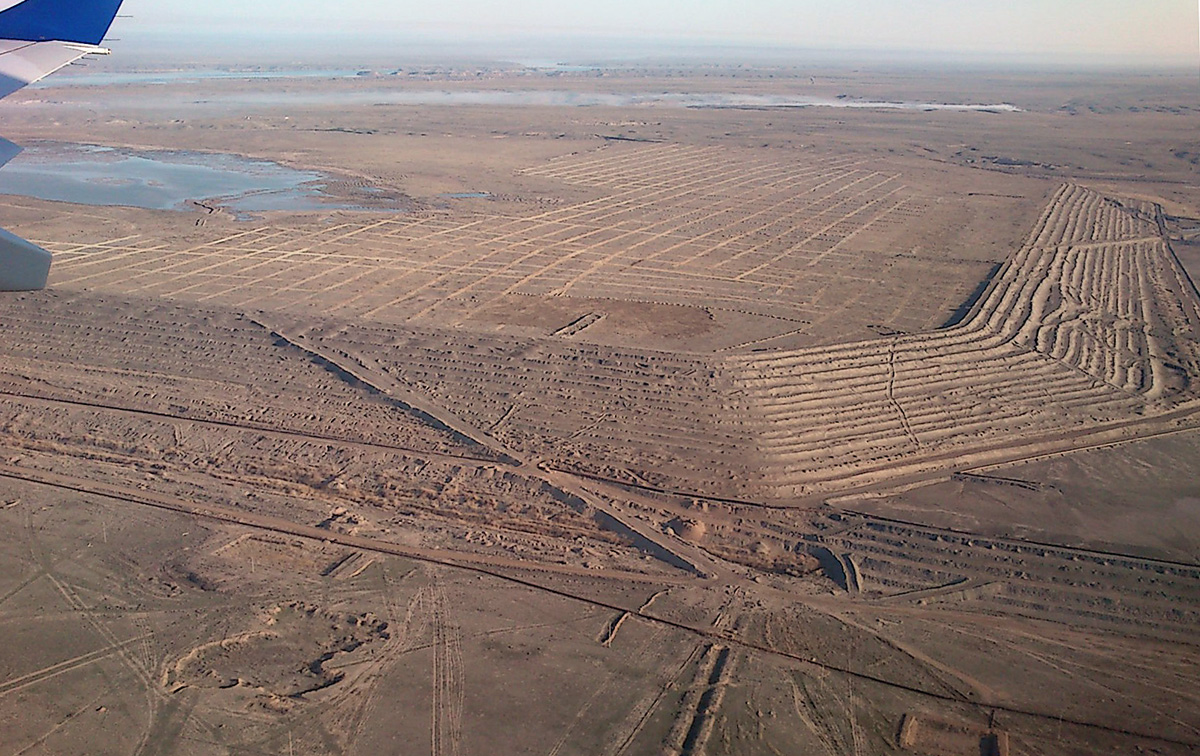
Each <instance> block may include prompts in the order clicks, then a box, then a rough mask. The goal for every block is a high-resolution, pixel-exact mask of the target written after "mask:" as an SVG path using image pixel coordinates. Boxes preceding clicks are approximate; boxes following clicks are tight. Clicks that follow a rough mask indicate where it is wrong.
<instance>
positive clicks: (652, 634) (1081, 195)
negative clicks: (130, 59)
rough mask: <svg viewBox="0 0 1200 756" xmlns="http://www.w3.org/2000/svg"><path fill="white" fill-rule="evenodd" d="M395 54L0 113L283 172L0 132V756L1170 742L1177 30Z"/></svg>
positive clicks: (56, 131)
mask: <svg viewBox="0 0 1200 756" xmlns="http://www.w3.org/2000/svg"><path fill="white" fill-rule="evenodd" d="M395 68H396V64H395V63H391V64H390V69H391V70H395ZM384 70H385V68H384V67H383V66H381V68H380V71H384ZM400 70H401V72H402V73H400V74H395V73H393V74H386V73H384V74H373V75H362V76H349V77H332V76H331V77H321V76H306V77H289V76H287V75H286V74H285V73H284V72H280V74H279V76H278V77H273V76H271V75H270V72H269V71H267V72H263V71H257V72H255V76H253V77H250V76H246V77H240V76H237V75H232V76H222V77H214V78H197V79H192V78H188V77H187V76H178V77H176V78H170V77H168V78H167V79H166V80H164V81H146V80H139V79H138V78H137V77H132V78H130V79H129V80H125V81H121V80H117V81H114V82H112V83H108V84H105V85H104V86H96V85H89V84H88V83H87V82H86V81H72V80H70V79H68V80H67V81H66V83H64V84H61V85H58V86H53V87H48V88H43V89H32V90H28V91H26V92H25V93H23V94H22V95H19V96H17V97H14V98H10V99H9V100H6V101H5V103H4V105H3V106H0V117H2V118H3V120H4V124H5V129H6V131H5V136H7V137H9V138H12V139H14V140H15V141H18V142H20V143H24V144H41V145H48V146H49V147H50V148H51V149H53V146H54V145H55V144H74V143H82V144H89V145H102V146H105V147H111V148H118V149H121V150H126V151H130V152H131V153H133V152H136V153H137V154H151V155H152V154H155V152H156V151H174V152H175V153H178V152H180V151H188V152H189V153H212V154H225V153H229V154H236V155H240V156H245V157H249V158H253V159H256V160H266V161H273V162H275V163H279V164H282V165H286V166H289V167H293V168H298V169H305V170H310V171H317V172H319V173H321V174H322V175H323V176H325V179H324V180H323V182H322V190H323V192H324V195H323V196H324V197H325V198H326V199H327V200H328V202H329V205H330V207H329V209H318V210H306V211H303V212H301V211H293V210H287V209H280V210H267V211H261V212H254V213H241V212H235V211H234V210H233V209H232V208H231V207H229V206H227V205H225V204H223V203H222V202H220V201H213V200H209V199H207V198H203V197H196V198H195V200H196V201H194V202H190V203H188V204H186V205H184V206H181V207H180V208H179V209H173V210H152V209H145V208H138V207H119V206H105V205H84V204H72V203H67V202H56V201H49V200H44V199H37V198H34V197H30V196H21V195H16V194H5V193H3V190H4V178H3V174H0V222H2V224H3V225H4V227H5V228H7V229H9V230H11V231H13V232H15V233H18V234H20V235H21V236H24V237H26V238H29V239H32V240H34V241H36V242H37V243H39V244H41V245H42V246H44V247H45V248H47V249H49V250H50V251H52V252H53V253H54V256H55V262H54V267H53V269H52V272H51V285H50V287H49V288H48V289H47V290H46V291H44V292H36V293H27V294H5V295H0V355H2V359H0V543H3V546H2V548H0V564H3V569H0V627H2V628H3V635H2V637H3V639H4V641H5V642H4V643H3V644H0V750H2V751H3V752H4V753H11V754H30V755H32V754H122V755H123V754H206V755H207V754H287V756H295V755H296V754H314V755H315V754H432V755H433V756H450V755H453V756H460V755H463V756H465V755H466V754H488V753H494V754H507V753H514V754H515V753H529V754H545V755H547V756H567V755H568V754H607V755H609V756H617V755H619V754H625V755H627V756H632V755H634V754H672V755H675V756H683V755H684V754H687V755H689V756H693V755H699V754H771V753H774V754H829V755H830V756H867V755H872V754H921V755H925V756H956V755H958V754H963V755H966V754H971V755H972V756H974V755H975V754H1014V755H1015V754H1022V755H1029V756H1032V755H1034V754H1045V755H1047V756H1051V755H1053V756H1058V755H1059V754H1064V755H1065V754H1077V755H1079V756H1084V755H1085V754H1086V755H1091V754H1131V753H1146V754H1186V753H1196V752H1198V751H1200V644H1198V641H1197V637H1196V630H1197V628H1198V627H1200V477H1198V476H1197V474H1196V470H1197V469H1198V468H1200V295H1198V294H1197V290H1196V286H1195V284H1194V283H1193V282H1194V281H1195V280H1196V279H1197V277H1198V276H1200V237H1198V236H1197V234H1198V231H1200V220H1198V219H1200V184H1198V182H1197V179H1196V165H1197V161H1200V147H1197V145H1196V138H1195V134H1196V133H1197V132H1196V123H1197V118H1198V117H1200V113H1198V108H1197V106H1196V105H1195V98H1194V84H1195V82H1194V72H1192V73H1191V74H1188V73H1186V72H1185V73H1182V74H1173V73H1169V72H1157V73H1155V72H1147V73H1140V74H1128V75H1125V74H1122V75H1120V76H1118V75H1117V74H1115V73H1105V74H1101V73H1097V74H1087V75H1084V74H1071V73H1067V72H1065V71H1060V72H1054V73H1050V74H1044V75H1035V74H1033V73H1030V72H1024V73H1022V72H1011V71H1010V72H1007V73H989V72H985V71H975V72H971V71H968V72H965V73H964V72H955V73H950V72H947V71H943V70H939V69H929V70H924V69H911V70H894V71H867V70H859V69H855V70H851V69H850V68H846V69H836V68H821V69H820V70H816V69H809V68H804V67H800V66H784V65H778V66H765V65H764V66H753V65H732V64H731V65H708V66H702V65H686V66H685V65H678V66H666V65H650V64H647V65H645V66H631V67H623V68H613V69H604V68H597V69H581V70H545V69H532V68H524V67H520V66H514V65H502V64H487V65H483V64H472V65H467V64H455V65H438V66H434V65H428V64H422V65H410V66H407V67H406V68H403V69H400ZM175 73H176V74H177V73H178V72H175ZM364 73H365V72H364ZM1189 77H1190V78H1189ZM514 93H515V94H514ZM685 93H686V94H687V96H688V97H690V98H693V99H687V98H684V97H683V96H682V95H683V94H685ZM676 95H679V96H676ZM789 98H792V99H789ZM795 98H810V100H812V101H820V102H821V103H828V104H817V105H813V104H809V105H802V104H801V103H800V102H799V101H798V100H796V99H795ZM895 103H914V104H915V105H912V106H906V107H892V106H891V105H889V104H895ZM847 104H855V105H856V106H855V107H845V105H847ZM944 104H970V105H979V106H982V107H976V108H973V109H944V108H941V107H938V106H940V105H944ZM1001 105H1003V106H1004V107H1000V106H1001ZM346 208H350V209H346Z"/></svg>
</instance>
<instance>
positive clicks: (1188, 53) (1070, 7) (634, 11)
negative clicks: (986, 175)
mask: <svg viewBox="0 0 1200 756" xmlns="http://www.w3.org/2000/svg"><path fill="white" fill-rule="evenodd" d="M1198 8H1200V0H590V1H589V2H581V1H580V0H559V1H558V2H552V1H551V0H504V1H502V2H501V1H499V0H421V2H415V1H414V0H204V1H203V2H199V3H198V2H195V0H126V2H125V6H124V8H123V11H122V13H123V14H129V15H132V16H133V18H132V19H122V20H120V21H119V24H120V26H119V27H118V29H117V30H115V31H119V33H120V34H121V35H122V36H124V37H129V36H130V35H135V36H136V33H137V31H138V30H139V29H143V30H147V31H154V32H158V31H166V30H173V29H189V30H192V31H196V30H206V29H213V30H222V29H228V28H231V27H240V28H242V29H255V30H262V31H264V32H266V31H287V30H293V29H299V30H307V31H312V30H314V29H319V30H330V31H332V30H347V31H349V30H356V29H369V30H370V31H372V32H376V33H378V32H385V31H393V32H394V33H396V34H397V35H399V36H405V37H411V36H412V35H413V34H420V33H427V34H431V35H438V36H442V35H446V34H451V35H453V34H462V35H469V36H472V37H474V36H511V35H516V34H521V35H531V36H542V35H546V36H551V35H553V36H558V35H562V36H610V37H643V38H644V37H668V38H675V39H686V40H703V41H725V42H732V43H746V42H751V43H754V42H760V43H773V44H782V45H789V46H797V47H822V48H871V49H894V50H930V51H948V52H970V53H982V54H989V55H995V54H1016V55H1019V56H1030V55H1034V56H1038V57H1043V56H1044V57H1051V58H1052V57H1070V58H1075V57H1087V58H1090V59H1093V60H1097V59H1098V60H1104V59H1114V60H1115V59H1120V60H1138V59H1142V60H1145V61H1147V62H1149V61H1170V62H1175V63H1185V62H1188V61H1189V60H1197V59H1198V58H1197V56H1200V21H1198V16H1200V10H1198Z"/></svg>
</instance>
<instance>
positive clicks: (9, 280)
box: [0, 228, 52, 291]
mask: <svg viewBox="0 0 1200 756" xmlns="http://www.w3.org/2000/svg"><path fill="white" fill-rule="evenodd" d="M51 260H52V258H51V256H50V253H49V252H47V251H46V250H44V249H42V248H41V247H39V246H38V245H36V244H34V243H33V242H28V241H25V240H24V239H22V238H21V237H19V236H17V235H15V234H11V233H9V232H8V231H5V230H4V229H2V228H0V291H39V290H41V289H44V288H46V281H47V280H48V279H49V278H50V263H51Z"/></svg>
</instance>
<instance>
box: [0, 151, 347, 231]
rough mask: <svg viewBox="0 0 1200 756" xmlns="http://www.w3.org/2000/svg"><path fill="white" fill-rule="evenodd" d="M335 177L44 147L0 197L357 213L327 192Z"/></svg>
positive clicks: (191, 155) (201, 157) (187, 155)
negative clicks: (326, 193)
mask: <svg viewBox="0 0 1200 756" xmlns="http://www.w3.org/2000/svg"><path fill="white" fill-rule="evenodd" d="M328 181H329V177H328V176H325V175H324V174H321V173H317V172H315V171H301V170H296V169H293V168H288V167H287V166H284V165H280V164H279V163H272V162H269V161H265V160H251V159H249V158H244V157H240V156H237V155H226V154H211V153H199V152H170V151H157V150H156V151H134V150H125V149H114V148H111V147H97V146H93V145H80V144H66V143H57V142H56V143H45V144H40V145H34V146H31V147H29V148H27V149H26V150H25V151H24V152H23V153H22V154H21V155H19V156H17V157H16V158H14V159H13V161H12V162H11V163H9V164H8V165H7V166H5V167H4V169H3V170H0V193H2V194H20V195H25V196H28V197H37V198H39V199H46V200H57V201H61V202H73V203H76V204H81V205H124V206H128V207H144V208H148V209H151V210H183V209H188V208H190V207H191V206H192V204H191V203H193V202H202V203H204V204H206V205H210V206H211V205H220V206H222V207H225V208H228V209H230V210H232V211H233V212H234V213H235V214H238V215H244V214H247V213H255V212H265V211H269V210H288V211H295V212H302V211H315V210H330V209H356V208H355V207H354V206H352V205H345V204H339V203H337V202H333V201H330V200H329V198H328V197H326V195H325V194H324V193H323V191H322V190H323V188H324V186H325V184H326V182H328Z"/></svg>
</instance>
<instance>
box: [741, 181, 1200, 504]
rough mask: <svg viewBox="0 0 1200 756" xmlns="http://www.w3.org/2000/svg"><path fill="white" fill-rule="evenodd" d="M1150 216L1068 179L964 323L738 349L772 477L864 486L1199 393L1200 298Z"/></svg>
mask: <svg viewBox="0 0 1200 756" xmlns="http://www.w3.org/2000/svg"><path fill="white" fill-rule="evenodd" d="M1152 212H1153V211H1152V210H1151V209H1150V208H1146V207H1141V206H1133V207H1129V206H1125V205H1122V204H1120V203H1118V202H1115V201H1113V200H1111V199H1107V198H1104V197H1103V196H1101V195H1099V194H1097V193H1096V192H1093V191H1091V190H1088V189H1085V188H1082V187H1079V186H1064V187H1063V188H1062V189H1061V190H1060V191H1059V192H1058V193H1057V194H1056V195H1055V197H1054V199H1053V201H1052V202H1051V203H1050V205H1049V206H1048V207H1047V208H1046V210H1045V212H1044V213H1043V215H1042V216H1041V218H1040V219H1039V221H1038V223H1037V225H1036V226H1035V228H1034V230H1033V232H1032V233H1031V234H1030V236H1029V240H1028V242H1027V243H1026V244H1025V245H1024V246H1023V247H1022V248H1021V249H1020V250H1019V251H1018V252H1017V253H1016V254H1015V255H1014V256H1013V257H1012V259H1010V260H1009V261H1008V262H1007V263H1006V264H1005V265H1004V267H1003V268H1002V269H1001V271H1000V272H999V273H998V275H997V276H996V279H995V280H994V281H993V283H992V285H991V286H990V287H989V289H988V290H987V291H986V292H985V294H984V296H983V297H982V299H981V301H980V302H979V303H978V304H977V305H976V306H975V308H974V309H973V311H972V312H971V314H970V315H969V316H968V317H967V319H966V320H965V321H964V322H963V323H962V324H960V325H958V326H956V327H954V328H949V329H946V330H944V331H940V332H935V333H927V334H920V335H913V336H897V337H891V338H884V339H875V340H871V341H863V342H858V343H853V344H844V345H838V346H833V347H814V348H809V349H800V350H792V351H782V352H775V353H771V354H754V355H751V356H742V357H736V358H732V359H731V360H730V365H731V366H732V368H733V370H734V372H735V374H736V376H737V379H736V380H737V382H738V383H740V384H741V385H742V386H743V387H744V388H745V390H746V393H747V395H748V397H749V403H750V405H751V407H752V408H753V410H752V411H753V413H754V414H755V416H756V417H755V418H754V420H753V421H752V422H755V423H757V425H758V428H759V432H758V434H757V435H758V438H759V446H760V451H761V453H762V454H763V457H764V462H765V464H766V465H767V466H768V467H769V468H771V469H770V471H769V472H767V475H766V477H767V478H768V479H771V480H774V481H775V482H776V485H777V486H778V488H779V490H780V492H781V493H788V492H791V493H805V492H809V491H812V490H820V489H821V488H824V487H826V486H828V485H829V484H832V483H834V482H836V483H838V484H841V485H844V484H846V483H848V482H849V483H855V482H860V483H865V482H870V481H871V480H872V479H873V478H874V477H878V476H880V475H884V476H889V477H890V476H895V475H896V474H897V473H899V472H904V471H908V470H912V471H917V470H919V469H921V468H922V467H924V466H928V465H929V464H931V463H933V462H934V461H936V460H938V459H941V458H943V457H944V456H946V455H949V454H953V455H954V456H955V457H956V458H959V459H966V458H969V456H970V455H972V454H975V453H980V452H987V451H988V450H989V449H990V448H991V447H993V446H995V445H997V444H1006V445H1013V444H1015V443H1016V442H1018V441H1020V440H1024V439H1034V438H1037V437H1042V436H1053V435H1055V434H1063V433H1071V432H1074V431H1077V430H1081V429H1086V428H1090V427H1094V426H1097V425H1100V424H1103V423H1106V422H1114V421H1118V420H1122V419H1126V418H1133V417H1136V416H1138V415H1140V414H1150V413H1155V412H1160V411H1163V410H1165V409H1168V408H1170V407H1172V406H1174V405H1176V404H1177V403H1179V402H1182V401H1186V400H1188V399H1192V398H1194V397H1195V395H1196V389H1197V386H1196V382H1195V381H1194V376H1196V375H1200V346H1198V344H1197V340H1196V334H1197V333H1198V332H1200V331H1198V328H1200V304H1198V302H1197V299H1196V296H1195V291H1194V289H1192V287H1191V285H1190V282H1189V281H1188V280H1187V277H1186V276H1185V275H1184V273H1183V271H1182V270H1181V269H1180V268H1179V266H1178V264H1177V262H1176V261H1175V259H1174V258H1173V256H1172V255H1171V252H1170V250H1169V248H1168V247H1167V246H1166V245H1165V243H1164V242H1163V241H1162V239H1161V237H1160V235H1159V233H1158V228H1157V226H1156V225H1155V222H1154V220H1153V216H1152Z"/></svg>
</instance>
